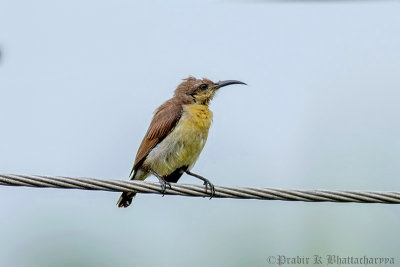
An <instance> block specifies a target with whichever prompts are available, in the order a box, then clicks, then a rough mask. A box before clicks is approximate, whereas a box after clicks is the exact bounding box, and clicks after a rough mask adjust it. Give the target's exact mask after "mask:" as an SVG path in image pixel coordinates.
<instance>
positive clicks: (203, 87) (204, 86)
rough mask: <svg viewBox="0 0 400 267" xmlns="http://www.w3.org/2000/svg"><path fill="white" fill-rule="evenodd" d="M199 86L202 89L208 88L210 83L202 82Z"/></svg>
mask: <svg viewBox="0 0 400 267" xmlns="http://www.w3.org/2000/svg"><path fill="white" fill-rule="evenodd" d="M199 88H200V89H201V90H205V89H207V88H208V85H207V84H205V83H203V84H200V86H199Z"/></svg>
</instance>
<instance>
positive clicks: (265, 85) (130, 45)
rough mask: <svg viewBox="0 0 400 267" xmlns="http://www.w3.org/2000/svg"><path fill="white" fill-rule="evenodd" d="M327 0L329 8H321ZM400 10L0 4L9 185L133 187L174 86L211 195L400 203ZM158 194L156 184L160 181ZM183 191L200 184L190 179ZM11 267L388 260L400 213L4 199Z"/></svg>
mask: <svg viewBox="0 0 400 267" xmlns="http://www.w3.org/2000/svg"><path fill="white" fill-rule="evenodd" d="M321 2H324V3H321ZM399 14H400V2H398V1H350V2H345V1H339V2H334V1H326V2H325V1H320V2H316V1H306V2H300V1H284V0H283V1H218V0H215V1H190V2H188V1H168V2H166V1H104V0H96V1H92V0H88V1H76V0H71V1H50V0H48V1H43V0H39V1H25V0H20V1H4V0H2V1H0V50H1V51H2V58H1V62H0V101H1V102H0V103H1V104H0V125H1V128H0V173H15V174H41V175H63V176H86V177H96V178H112V179H127V178H128V175H129V172H130V170H131V167H132V164H133V160H134V157H135V154H136V151H137V148H138V146H139V144H140V142H141V140H142V138H143V135H144V134H145V132H146V130H147V127H148V124H149V122H150V120H151V117H152V112H153V110H154V109H155V108H157V107H158V106H159V105H160V104H162V103H163V101H165V100H166V99H168V98H169V97H171V96H172V93H173V90H174V89H175V87H176V86H177V85H178V84H179V83H180V82H181V79H182V78H186V77H187V76H189V75H194V76H196V77H198V78H201V77H207V78H210V79H212V80H214V81H218V80H225V79H236V80H241V81H244V82H246V83H248V86H247V87H244V86H230V87H226V88H224V89H222V90H221V91H220V92H219V93H218V95H217V96H216V98H215V99H214V101H213V103H212V104H211V109H212V110H213V112H214V123H213V125H212V128H211V130H210V134H209V139H208V142H207V144H206V146H205V148H204V150H203V153H202V155H201V156H200V159H199V160H198V162H197V164H196V166H195V167H194V169H193V171H194V172H196V173H199V174H201V175H203V176H205V177H207V178H209V179H210V180H211V181H212V182H213V183H214V184H215V185H226V186H255V187H258V186H260V187H279V188H300V189H332V190H334V189H343V190H390V191H400V179H399V177H400V164H399V159H400V138H399V136H400V123H399V114H400V103H399V102H400V90H399V88H400V79H399V77H400V34H399V29H400V16H399ZM149 180H151V181H156V179H154V178H151V179H149ZM180 182H181V183H196V184H200V183H199V181H197V180H196V179H193V178H191V177H187V176H184V177H183V178H182V179H181V180H180ZM0 192H1V193H0V236H1V238H0V265H2V266H132V265H136V266H154V265H158V266H188V265H189V266H204V265H207V266H270V265H268V264H267V258H268V256H276V255H285V256H290V257H295V256H306V257H307V256H308V257H312V255H315V254H318V255H321V256H322V257H323V258H325V256H326V255H328V254H333V255H339V256H354V257H363V256H368V257H395V258H396V263H397V264H400V257H399V254H398V248H399V247H400V231H399V223H400V206H396V205H381V204H345V203H336V204H335V203H301V202H298V203H297V202H283V201H257V200H232V199H212V200H208V199H203V198H190V197H178V196H165V197H164V198H162V197H161V196H160V195H138V197H137V198H136V199H135V200H134V202H133V204H132V206H130V207H129V208H128V209H118V208H117V207H116V205H115V203H116V201H117V199H118V197H119V193H110V192H91V191H79V190H58V189H35V188H22V187H0Z"/></svg>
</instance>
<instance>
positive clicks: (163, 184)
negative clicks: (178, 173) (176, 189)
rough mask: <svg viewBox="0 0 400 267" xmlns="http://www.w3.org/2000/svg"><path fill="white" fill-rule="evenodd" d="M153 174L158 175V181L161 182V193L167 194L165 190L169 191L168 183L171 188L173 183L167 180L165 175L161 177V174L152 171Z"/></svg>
mask: <svg viewBox="0 0 400 267" xmlns="http://www.w3.org/2000/svg"><path fill="white" fill-rule="evenodd" d="M151 174H153V175H154V176H155V177H157V179H158V181H159V182H160V184H161V193H162V196H164V195H165V191H167V185H168V186H169V188H170V189H171V188H172V187H171V184H170V182H167V181H165V179H164V178H163V177H161V176H160V175H158V174H157V173H156V172H153V171H152V172H151Z"/></svg>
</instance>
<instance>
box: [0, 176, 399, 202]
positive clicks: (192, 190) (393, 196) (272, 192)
mask: <svg viewBox="0 0 400 267" xmlns="http://www.w3.org/2000/svg"><path fill="white" fill-rule="evenodd" d="M0 185H6V186H29V187H41V188H43V187H50V188H64V189H82V190H102V191H113V192H122V191H134V192H137V193H145V194H161V193H162V191H161V190H162V189H161V186H160V184H158V183H150V182H143V181H122V180H100V179H93V178H72V177H63V176H42V175H17V174H0ZM171 187H172V188H169V187H167V190H166V192H165V195H180V196H191V197H209V196H210V195H209V193H210V192H206V190H205V187H204V186H200V185H187V184H175V183H172V184H171ZM214 198H240V199H264V200H287V201H306V202H357V203H385V204H400V192H377V191H331V190H298V189H275V188H252V187H227V186H215V195H214Z"/></svg>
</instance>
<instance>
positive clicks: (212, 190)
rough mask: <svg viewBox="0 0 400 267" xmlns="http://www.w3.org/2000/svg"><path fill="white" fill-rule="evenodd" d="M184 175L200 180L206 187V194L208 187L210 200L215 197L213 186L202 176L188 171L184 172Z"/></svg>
mask: <svg viewBox="0 0 400 267" xmlns="http://www.w3.org/2000/svg"><path fill="white" fill-rule="evenodd" d="M186 174H188V175H191V176H193V177H196V178H198V179H200V180H202V181H203V182H204V185H205V186H206V193H207V189H208V186H210V190H211V193H210V199H212V197H213V196H214V195H215V188H214V185H213V184H212V183H211V182H210V181H209V180H208V179H206V178H204V177H203V176H200V175H198V174H195V173H193V172H190V171H186Z"/></svg>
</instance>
